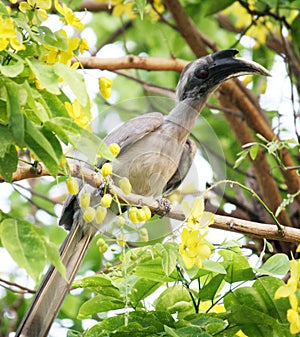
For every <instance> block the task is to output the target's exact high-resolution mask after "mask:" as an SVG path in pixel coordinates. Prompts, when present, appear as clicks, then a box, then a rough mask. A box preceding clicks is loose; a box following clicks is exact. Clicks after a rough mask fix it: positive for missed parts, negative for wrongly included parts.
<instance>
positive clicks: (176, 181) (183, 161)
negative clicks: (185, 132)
mask: <svg viewBox="0 0 300 337" xmlns="http://www.w3.org/2000/svg"><path fill="white" fill-rule="evenodd" d="M196 151H197V147H196V144H195V143H194V142H193V141H192V140H191V139H187V141H186V143H185V144H184V149H183V152H182V155H181V158H180V162H179V165H178V168H177V170H176V172H175V173H174V175H173V176H172V178H171V179H170V180H169V181H168V183H167V185H166V187H165V188H164V195H169V194H171V193H172V192H173V191H174V190H176V189H177V188H178V187H179V185H180V184H181V183H182V181H183V179H184V178H185V177H186V175H187V173H188V172H189V170H190V167H191V165H192V163H193V159H194V157H195V154H196Z"/></svg>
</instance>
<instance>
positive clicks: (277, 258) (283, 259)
mask: <svg viewBox="0 0 300 337" xmlns="http://www.w3.org/2000/svg"><path fill="white" fill-rule="evenodd" d="M289 269H290V262H289V258H288V257H287V255H285V254H275V255H273V256H271V257H270V258H269V259H268V260H267V261H266V262H265V263H264V264H263V265H262V266H261V267H260V268H257V269H255V270H256V271H258V272H259V273H261V274H265V275H282V276H284V275H286V274H287V272H288V271H289Z"/></svg>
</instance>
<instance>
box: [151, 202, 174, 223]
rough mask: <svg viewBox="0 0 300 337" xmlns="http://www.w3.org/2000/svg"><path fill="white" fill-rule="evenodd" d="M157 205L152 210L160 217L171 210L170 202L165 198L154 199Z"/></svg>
mask: <svg viewBox="0 0 300 337" xmlns="http://www.w3.org/2000/svg"><path fill="white" fill-rule="evenodd" d="M156 201H157V202H158V207H157V208H156V209H155V210H154V211H153V213H155V214H159V215H160V216H161V218H162V217H164V216H166V215H168V214H169V212H170V210H171V202H170V201H169V200H168V199H166V198H160V199H156Z"/></svg>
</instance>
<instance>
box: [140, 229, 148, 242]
mask: <svg viewBox="0 0 300 337" xmlns="http://www.w3.org/2000/svg"><path fill="white" fill-rule="evenodd" d="M140 239H141V240H142V241H143V242H148V241H149V234H148V230H147V228H141V230H140Z"/></svg>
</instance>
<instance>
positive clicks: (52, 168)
mask: <svg viewBox="0 0 300 337" xmlns="http://www.w3.org/2000/svg"><path fill="white" fill-rule="evenodd" d="M25 143H26V145H27V146H28V148H29V149H30V150H31V151H32V152H33V153H34V154H35V155H36V156H37V157H38V158H39V160H41V161H42V162H43V163H44V165H45V166H46V168H47V169H48V170H49V172H50V174H51V175H53V176H56V175H57V173H58V172H59V158H58V157H57V154H56V150H54V148H53V146H56V145H57V143H55V144H51V143H50V142H49V141H48V139H47V138H46V137H45V136H44V134H43V133H42V132H41V131H40V130H39V128H38V127H37V126H36V125H34V124H33V123H32V122H31V121H30V120H29V119H27V118H26V119H25Z"/></svg>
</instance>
